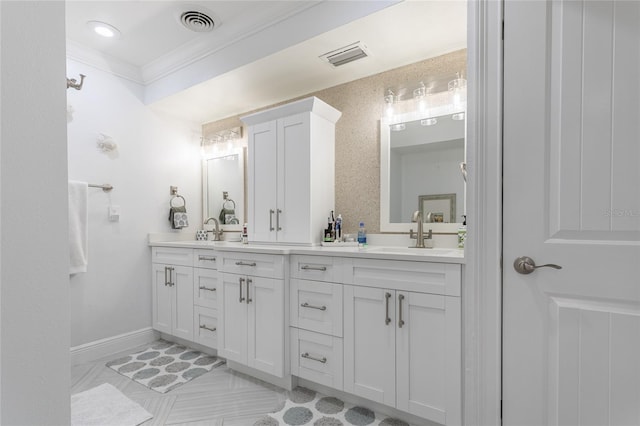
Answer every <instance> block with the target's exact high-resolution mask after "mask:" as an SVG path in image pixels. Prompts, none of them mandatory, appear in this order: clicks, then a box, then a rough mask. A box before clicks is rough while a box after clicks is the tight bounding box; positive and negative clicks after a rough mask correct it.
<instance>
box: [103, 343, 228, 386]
mask: <svg viewBox="0 0 640 426" xmlns="http://www.w3.org/2000/svg"><path fill="white" fill-rule="evenodd" d="M222 364H224V361H223V360H221V359H218V358H217V357H215V356H212V355H209V354H206V353H203V352H200V351H196V350H194V349H190V348H188V347H186V346H183V345H179V344H176V343H171V342H167V341H165V340H158V341H157V342H154V343H153V344H152V345H151V346H150V347H149V348H147V349H145V350H143V351H140V352H136V353H133V354H131V355H127V356H124V357H121V358H118V359H114V360H113V361H109V362H107V367H109V368H111V369H112V370H115V371H117V372H118V373H120V374H122V375H123V376H126V377H128V378H130V379H131V380H134V381H136V382H138V383H140V384H142V385H144V386H146V387H148V388H149V389H153V390H154V391H157V392H160V393H166V392H169V391H170V390H173V389H175V388H177V387H178V386H182V385H183V384H185V383H187V382H188V381H190V380H193V379H195V378H196V377H199V376H201V375H203V374H204V373H206V372H208V371H211V370H212V369H213V368H214V367H218V366H220V365H222Z"/></svg>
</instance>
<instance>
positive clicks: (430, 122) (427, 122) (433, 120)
mask: <svg viewBox="0 0 640 426" xmlns="http://www.w3.org/2000/svg"><path fill="white" fill-rule="evenodd" d="M420 124H421V125H423V126H433V125H434V124H438V119H437V118H426V119H424V120H420Z"/></svg>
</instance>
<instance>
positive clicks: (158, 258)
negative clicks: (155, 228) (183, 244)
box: [151, 247, 193, 266]
mask: <svg viewBox="0 0 640 426" xmlns="http://www.w3.org/2000/svg"><path fill="white" fill-rule="evenodd" d="M151 262H152V263H164V264H165V265H180V266H193V249H188V248H174V247H152V248H151Z"/></svg>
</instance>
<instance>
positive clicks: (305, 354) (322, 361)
mask: <svg viewBox="0 0 640 426" xmlns="http://www.w3.org/2000/svg"><path fill="white" fill-rule="evenodd" d="M300 356H301V357H302V358H307V359H310V360H312V361H318V362H321V363H323V364H326V363H327V358H325V357H322V358H316V357H313V356H311V355H309V352H305V353H303V354H301V355H300Z"/></svg>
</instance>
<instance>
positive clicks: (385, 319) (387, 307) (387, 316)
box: [384, 293, 391, 325]
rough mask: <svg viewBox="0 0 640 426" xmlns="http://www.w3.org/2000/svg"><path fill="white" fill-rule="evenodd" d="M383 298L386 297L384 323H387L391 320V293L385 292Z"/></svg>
mask: <svg viewBox="0 0 640 426" xmlns="http://www.w3.org/2000/svg"><path fill="white" fill-rule="evenodd" d="M384 298H385V299H386V309H385V314H384V315H385V318H384V324H385V325H389V323H390V322H391V318H389V299H390V298H391V293H385V294H384Z"/></svg>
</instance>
